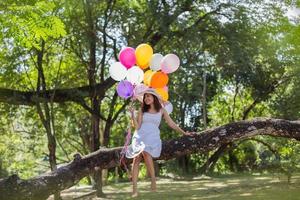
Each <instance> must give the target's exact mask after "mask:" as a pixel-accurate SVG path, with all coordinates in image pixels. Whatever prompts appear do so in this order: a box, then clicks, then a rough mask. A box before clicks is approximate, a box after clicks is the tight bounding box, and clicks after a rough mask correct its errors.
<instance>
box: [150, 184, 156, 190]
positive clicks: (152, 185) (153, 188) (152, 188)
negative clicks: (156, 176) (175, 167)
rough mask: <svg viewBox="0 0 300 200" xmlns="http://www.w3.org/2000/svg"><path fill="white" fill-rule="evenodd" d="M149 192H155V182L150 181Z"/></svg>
mask: <svg viewBox="0 0 300 200" xmlns="http://www.w3.org/2000/svg"><path fill="white" fill-rule="evenodd" d="M151 192H156V183H155V182H152V183H151Z"/></svg>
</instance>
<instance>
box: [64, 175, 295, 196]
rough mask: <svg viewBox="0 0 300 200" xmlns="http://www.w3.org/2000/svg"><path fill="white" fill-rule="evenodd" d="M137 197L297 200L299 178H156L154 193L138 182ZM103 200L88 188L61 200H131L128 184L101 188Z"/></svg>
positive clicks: (76, 189)
mask: <svg viewBox="0 0 300 200" xmlns="http://www.w3.org/2000/svg"><path fill="white" fill-rule="evenodd" d="M138 188H139V197H138V198H135V199H149V200H151V199H153V200H154V199H155V200H156V199H161V200H164V199H172V200H173V199H203V200H215V199H218V200H219V199H222V200H226V199H228V200H229V199H230V200H239V199H243V200H250V199H253V200H254V199H255V200H299V199H300V175H299V176H294V177H293V178H292V182H291V184H288V183H287V180H286V178H285V177H283V176H282V177H279V176H262V175H227V176H220V177H217V178H215V177H214V178H210V177H194V178H182V179H175V180H174V179H167V178H158V180H157V192H156V193H151V192H150V181H146V180H145V181H139V182H138ZM103 191H104V192H105V194H106V198H96V197H95V195H94V193H91V194H90V195H87V196H85V197H81V198H80V196H83V195H84V194H87V193H89V192H92V190H91V189H90V187H82V186H81V187H73V188H71V189H69V190H66V191H64V193H63V197H64V198H63V199H65V200H68V199H74V198H76V199H82V200H88V199H93V200H96V199H97V200H98V199H103V200H104V199H105V200H106V199H132V198H131V197H130V193H131V184H130V183H129V182H127V183H118V184H111V185H107V186H104V188H103Z"/></svg>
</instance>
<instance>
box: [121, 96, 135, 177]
mask: <svg viewBox="0 0 300 200" xmlns="http://www.w3.org/2000/svg"><path fill="white" fill-rule="evenodd" d="M130 100H131V101H130V106H131V104H132V103H133V99H132V98H131V99H130ZM130 139H131V127H130V124H129V125H128V128H127V135H126V138H125V143H124V146H123V148H122V151H121V158H120V161H119V163H120V165H122V164H123V166H124V168H125V170H126V172H127V173H128V174H129V170H128V168H127V165H126V161H125V160H126V159H125V155H126V152H127V149H128V144H129V142H130Z"/></svg>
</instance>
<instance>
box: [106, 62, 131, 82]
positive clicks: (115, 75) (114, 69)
mask: <svg viewBox="0 0 300 200" xmlns="http://www.w3.org/2000/svg"><path fill="white" fill-rule="evenodd" d="M109 74H110V76H111V78H112V79H114V80H116V81H121V80H124V79H125V77H126V75H127V69H126V67H125V66H123V65H122V64H121V63H120V62H115V63H113V64H112V65H111V66H110V67H109Z"/></svg>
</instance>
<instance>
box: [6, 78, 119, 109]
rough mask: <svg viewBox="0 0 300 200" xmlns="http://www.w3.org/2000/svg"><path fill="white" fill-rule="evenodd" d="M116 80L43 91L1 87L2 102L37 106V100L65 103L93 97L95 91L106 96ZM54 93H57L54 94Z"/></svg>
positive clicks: (110, 79) (102, 96)
mask: <svg viewBox="0 0 300 200" xmlns="http://www.w3.org/2000/svg"><path fill="white" fill-rule="evenodd" d="M115 82H116V81H114V80H113V79H112V78H108V79H106V80H105V81H104V82H102V83H98V84H95V85H94V86H88V85H86V86H81V87H75V88H65V89H51V90H46V91H43V92H41V93H37V92H36V91H20V90H14V89H6V88H0V102H2V103H8V104H11V105H27V106H35V105H36V102H51V101H53V102H54V103H63V102H67V101H72V102H76V103H78V102H81V101H82V99H83V98H86V97H92V96H93V95H94V94H95V92H96V94H97V95H98V96H99V97H100V98H104V94H105V92H106V91H107V90H108V89H109V88H111V87H112V86H113V85H114V84H115ZM53 93H55V95H54V96H53Z"/></svg>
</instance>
